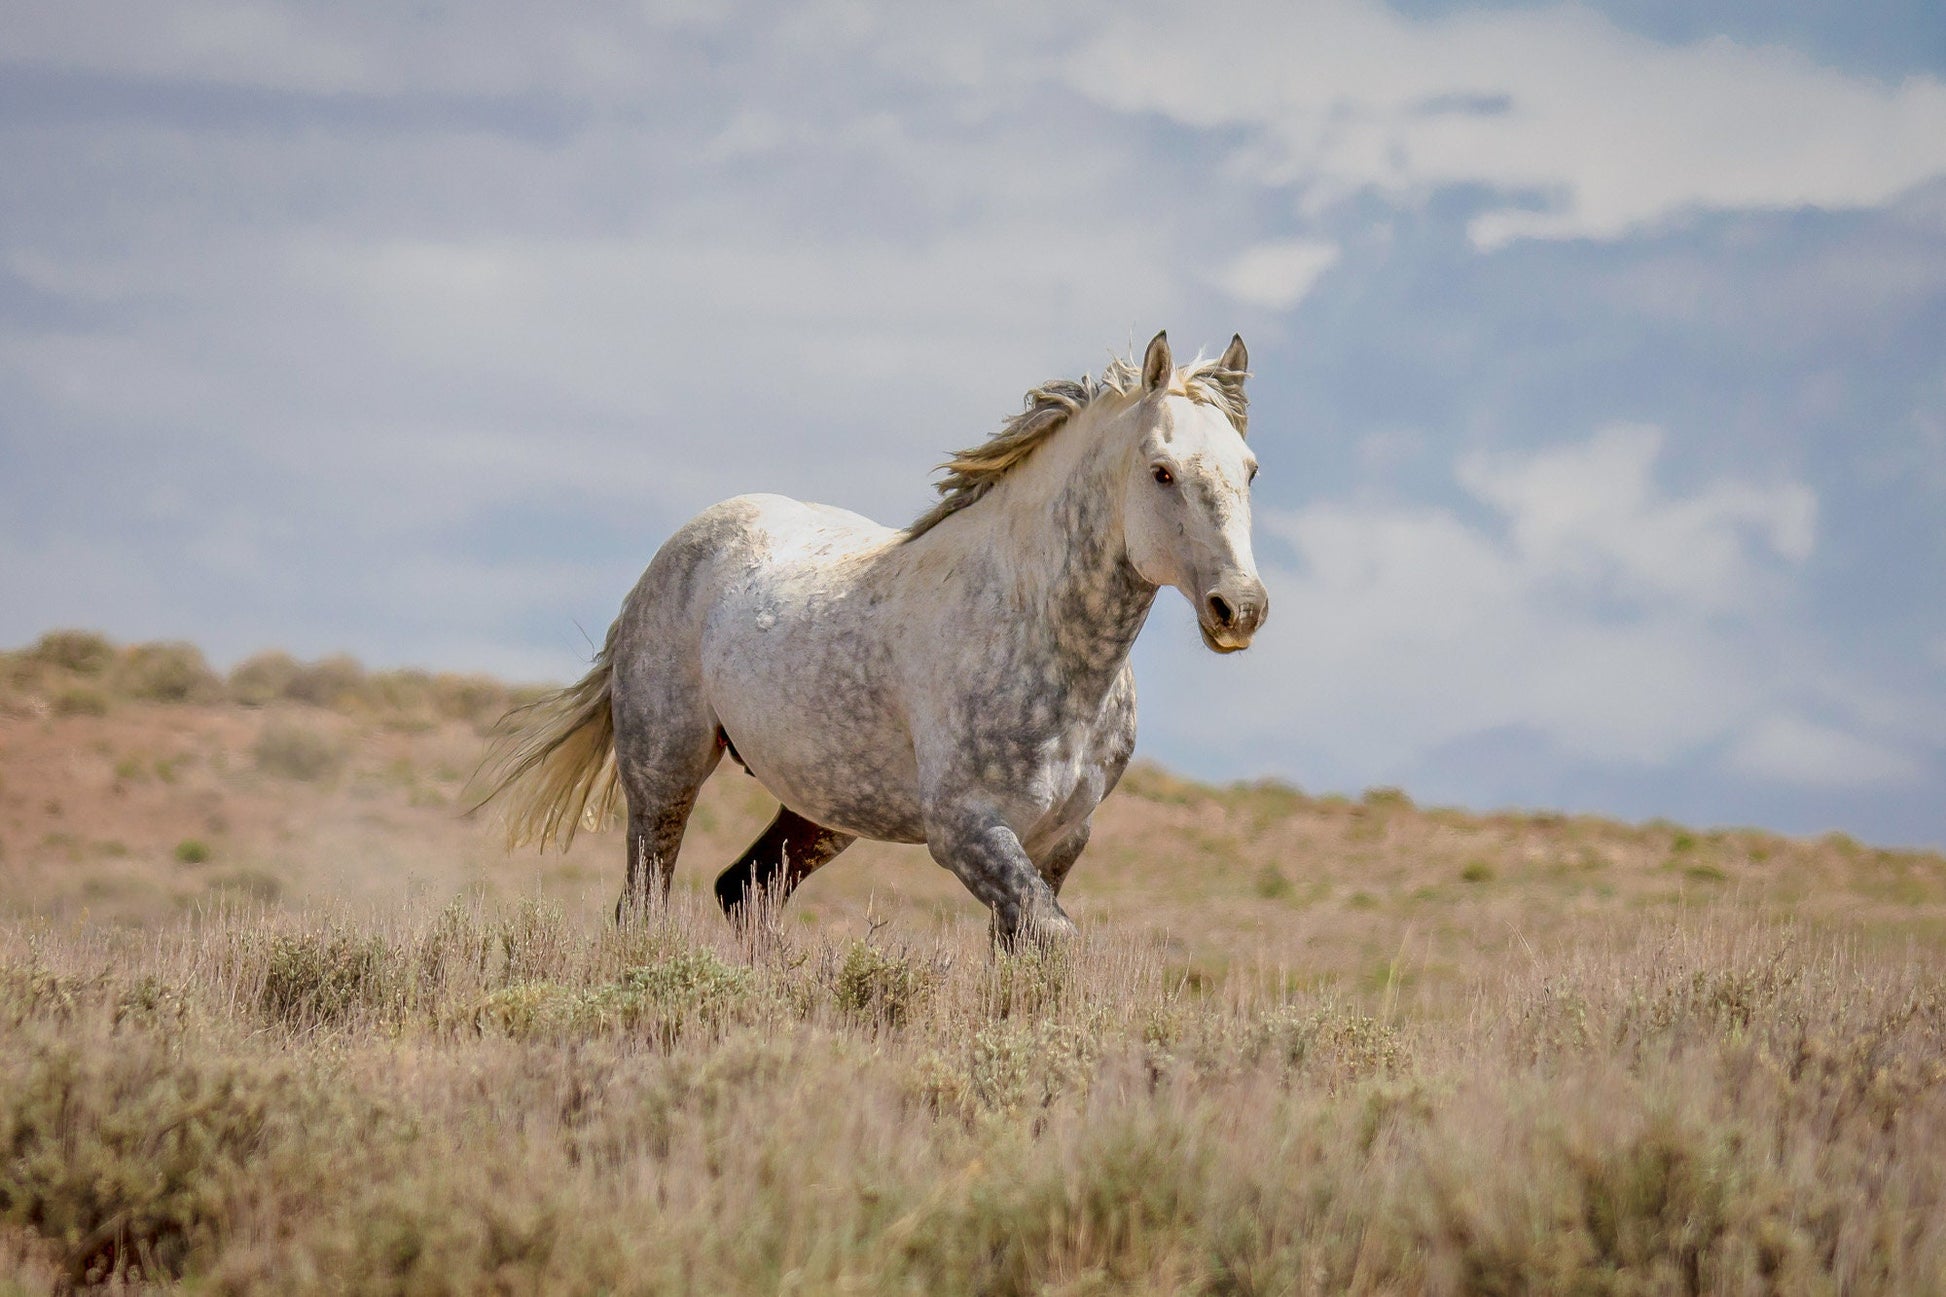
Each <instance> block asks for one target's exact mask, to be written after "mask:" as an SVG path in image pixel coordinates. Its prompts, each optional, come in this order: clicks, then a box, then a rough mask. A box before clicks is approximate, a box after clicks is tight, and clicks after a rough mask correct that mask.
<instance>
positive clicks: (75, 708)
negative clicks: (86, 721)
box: [54, 685, 108, 716]
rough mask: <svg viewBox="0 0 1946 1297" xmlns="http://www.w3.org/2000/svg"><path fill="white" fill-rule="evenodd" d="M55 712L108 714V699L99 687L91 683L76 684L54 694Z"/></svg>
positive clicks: (56, 713) (77, 714)
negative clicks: (90, 684) (92, 685)
mask: <svg viewBox="0 0 1946 1297" xmlns="http://www.w3.org/2000/svg"><path fill="white" fill-rule="evenodd" d="M54 714H55V715H56V716H106V715H107V714H108V699H107V697H106V695H104V694H103V693H102V692H101V690H99V689H96V688H93V687H91V686H89V685H75V686H74V687H72V688H69V689H63V690H61V692H60V693H57V694H55V695H54Z"/></svg>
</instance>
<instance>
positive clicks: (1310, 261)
mask: <svg viewBox="0 0 1946 1297" xmlns="http://www.w3.org/2000/svg"><path fill="white" fill-rule="evenodd" d="M1338 251H1339V250H1338V245H1337V244H1335V243H1326V242H1323V241H1321V240H1316V239H1291V240H1288V241H1285V242H1281V243H1260V244H1258V245H1257V246H1256V247H1254V248H1250V249H1247V250H1246V251H1244V252H1243V253H1241V254H1240V255H1239V256H1238V257H1237V258H1236V259H1235V260H1233V261H1231V262H1230V264H1229V265H1227V266H1225V267H1224V268H1223V271H1222V273H1221V274H1219V275H1218V276H1217V278H1216V285H1217V287H1218V288H1221V289H1222V290H1223V291H1224V292H1226V293H1228V294H1229V295H1230V296H1231V297H1234V298H1236V300H1237V301H1239V302H1245V303H1248V304H1249V305H1252V306H1261V307H1264V308H1266V309H1267V310H1272V311H1288V310H1289V309H1290V308H1291V307H1293V306H1296V305H1297V304H1298V303H1299V302H1300V301H1302V300H1303V299H1304V296H1305V294H1307V293H1309V292H1310V291H1311V286H1312V285H1313V284H1315V283H1317V282H1318V278H1319V277H1320V276H1321V275H1323V274H1324V272H1325V271H1327V270H1329V269H1331V267H1332V265H1333V264H1334V263H1336V262H1337V260H1338Z"/></svg>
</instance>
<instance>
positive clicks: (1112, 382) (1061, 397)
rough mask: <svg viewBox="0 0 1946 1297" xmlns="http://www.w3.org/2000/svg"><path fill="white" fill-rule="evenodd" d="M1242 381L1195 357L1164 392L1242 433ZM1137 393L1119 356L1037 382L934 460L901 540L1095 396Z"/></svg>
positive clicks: (938, 518)
mask: <svg viewBox="0 0 1946 1297" xmlns="http://www.w3.org/2000/svg"><path fill="white" fill-rule="evenodd" d="M1244 378H1245V375H1244V374H1243V373H1242V372H1241V371H1239V370H1233V369H1228V368H1225V367H1224V366H1223V364H1222V363H1221V362H1220V361H1215V360H1205V359H1203V358H1202V357H1200V356H1198V357H1197V358H1196V360H1195V362H1194V363H1193V364H1189V365H1185V366H1183V367H1182V368H1181V369H1178V370H1177V371H1176V372H1175V374H1174V375H1173V376H1172V378H1171V379H1170V384H1169V390H1170V391H1172V392H1178V393H1180V394H1181V395H1183V396H1187V397H1188V398H1189V399H1190V400H1192V401H1195V402H1196V403H1197V404H1199V405H1208V406H1212V407H1214V408H1215V409H1216V410H1217V411H1219V412H1220V413H1221V414H1222V415H1223V416H1224V417H1225V418H1227V419H1228V420H1229V421H1230V423H1231V424H1232V425H1234V426H1235V428H1236V430H1237V431H1238V432H1239V433H1243V432H1245V431H1247V428H1248V424H1249V402H1248V400H1247V398H1245V396H1244V394H1243V380H1244ZM1141 390H1142V371H1141V368H1140V367H1139V366H1137V365H1136V364H1134V363H1133V362H1132V361H1129V360H1126V359H1123V358H1121V357H1119V356H1118V357H1116V358H1115V359H1113V360H1111V361H1109V362H1108V365H1107V367H1106V368H1104V369H1103V370H1102V371H1101V376H1100V377H1099V378H1091V377H1089V376H1088V375H1086V374H1083V375H1082V376H1081V377H1080V378H1075V379H1069V378H1057V379H1054V380H1053V381H1051V382H1047V383H1043V384H1041V385H1040V386H1039V387H1037V388H1035V389H1034V390H1033V391H1031V392H1029V393H1027V395H1026V397H1025V398H1023V400H1022V401H1021V410H1020V413H1019V414H1016V415H1015V416H1014V417H1013V418H1011V419H1009V420H1007V421H1006V423H1004V424H1002V425H1001V426H1000V431H999V432H996V433H994V434H993V436H992V437H991V438H989V439H988V440H987V441H985V442H984V443H982V444H981V445H978V446H974V447H972V448H971V449H969V450H962V451H959V452H958V453H957V454H955V455H954V456H953V457H952V458H951V459H949V460H947V461H946V462H945V463H944V464H941V465H940V468H942V469H944V470H945V472H946V476H945V477H944V478H943V479H941V480H940V481H938V482H936V483H934V484H933V489H934V490H936V491H938V492H939V496H940V499H939V503H938V504H935V505H934V506H933V507H932V508H930V509H928V510H926V511H925V512H924V513H922V514H920V515H919V516H918V517H917V518H916V519H914V520H913V522H912V525H911V526H909V527H907V528H906V529H905V537H904V539H906V540H912V539H914V538H916V537H919V536H923V535H925V534H926V533H927V532H928V531H931V530H932V529H933V528H934V527H937V526H938V525H939V524H940V523H942V522H944V521H945V520H946V519H948V518H950V517H952V516H953V515H954V514H956V513H958V512H959V511H960V510H961V509H964V508H966V507H967V506H968V505H970V504H977V503H979V501H980V499H981V498H982V497H984V496H985V495H986V493H987V492H988V491H991V490H992V489H993V486H994V484H995V483H996V482H998V481H999V480H1000V479H1001V478H1003V477H1005V476H1006V475H1007V473H1008V471H1009V470H1011V469H1012V468H1013V467H1014V466H1015V465H1016V464H1019V463H1020V462H1021V461H1023V460H1025V459H1026V458H1027V457H1028V456H1029V455H1031V454H1033V453H1034V450H1035V448H1036V447H1038V446H1039V445H1040V444H1041V443H1043V442H1045V441H1047V440H1048V439H1049V438H1050V437H1052V436H1053V435H1054V434H1055V433H1057V432H1059V431H1060V430H1061V429H1062V428H1064V427H1066V426H1067V425H1068V424H1069V423H1071V422H1073V421H1074V419H1075V418H1076V417H1077V416H1079V415H1080V414H1081V412H1082V411H1084V410H1086V409H1088V408H1089V407H1090V406H1092V405H1093V404H1094V403H1095V402H1096V401H1098V400H1101V399H1102V398H1104V397H1111V396H1112V397H1119V398H1129V397H1135V396H1139V395H1140V394H1141Z"/></svg>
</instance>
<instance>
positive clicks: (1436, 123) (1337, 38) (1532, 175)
mask: <svg viewBox="0 0 1946 1297" xmlns="http://www.w3.org/2000/svg"><path fill="white" fill-rule="evenodd" d="M1198 21H1199V24H1200V25H1202V26H1203V27H1204V28H1205V29H1206V30H1211V31H1219V32H1220V31H1235V32H1248V33H1249V36H1248V39H1243V40H1236V39H1229V40H1207V41H1188V42H1179V41H1158V40H1155V39H1153V38H1152V33H1153V26H1152V25H1151V24H1150V23H1147V22H1144V21H1142V20H1140V19H1137V18H1125V19H1123V20H1121V21H1117V22H1113V23H1104V24H1102V26H1101V28H1100V29H1099V34H1098V35H1097V37H1096V38H1095V39H1094V40H1093V41H1092V42H1090V43H1089V45H1088V46H1087V47H1086V48H1085V49H1084V50H1083V51H1082V52H1081V53H1079V54H1078V55H1077V56H1076V58H1075V59H1074V61H1073V63H1072V65H1071V68H1070V70H1069V75H1070V76H1071V78H1072V80H1073V82H1074V84H1075V85H1076V86H1078V87H1080V88H1081V89H1083V90H1085V91H1086V92H1087V93H1089V94H1091V95H1093V96H1095V97H1096V98H1097V99H1099V100H1100V101H1101V102H1103V103H1105V104H1109V105H1112V106H1113V107H1115V108H1118V109H1121V110H1124V111H1152V112H1160V113H1163V114H1166V115H1168V116H1170V117H1172V118H1175V119H1177V120H1179V121H1183V122H1187V123H1190V124H1193V125H1197V126H1202V127H1214V126H1228V127H1239V126H1240V127H1244V128H1246V129H1250V130H1253V131H1255V132H1256V133H1257V142H1256V144H1255V145H1254V147H1253V148H1251V149H1250V150H1249V151H1248V152H1247V154H1246V156H1245V158H1244V159H1243V161H1241V162H1240V163H1239V169H1240V170H1241V171H1243V172H1245V173H1246V174H1254V175H1256V176H1258V177H1259V178H1261V179H1263V180H1264V181H1266V182H1269V183H1282V184H1289V185H1293V186H1298V187H1301V188H1303V189H1305V190H1306V191H1307V195H1308V200H1309V204H1310V206H1311V207H1312V208H1313V209H1316V208H1317V207H1319V206H1321V205H1323V204H1325V203H1328V202H1330V201H1332V200H1334V199H1337V198H1339V197H1342V196H1344V195H1347V194H1349V193H1353V192H1356V191H1358V190H1360V189H1363V188H1367V187H1372V188H1376V189H1379V190H1381V191H1383V192H1386V193H1389V194H1394V195H1412V194H1416V193H1424V192H1426V191H1428V190H1430V189H1433V188H1436V187H1439V186H1442V185H1454V184H1482V185H1490V186H1493V187H1495V188H1499V189H1503V190H1510V191H1516V192H1520V193H1524V194H1528V195H1532V196H1533V197H1534V198H1535V199H1536V200H1538V201H1539V202H1540V203H1541V204H1542V205H1541V206H1539V207H1535V206H1531V205H1509V206H1505V207H1501V208H1498V209H1495V210H1493V211H1489V212H1487V213H1484V214H1483V215H1481V216H1480V217H1479V218H1478V219H1477V220H1476V221H1475V222H1474V224H1473V227H1472V234H1473V238H1474V240H1475V242H1476V243H1478V244H1479V245H1480V246H1482V247H1494V246H1498V245H1500V244H1503V243H1506V242H1507V241H1509V240H1511V239H1516V238H1522V237H1543V238H1566V237H1592V238H1613V237H1615V236H1617V235H1620V234H1623V233H1626V232H1627V231H1629V230H1631V229H1634V228H1636V227H1638V226H1640V225H1642V224H1644V223H1646V222H1651V221H1655V220H1658V219H1661V218H1664V217H1667V216H1669V215H1671V214H1674V213H1680V212H1682V211H1684V210H1686V209H1690V208H1699V207H1700V208H1725V209H1728V208H1743V209H1751V208H1788V207H1797V206H1807V205H1808V206H1823V207H1856V206H1870V205H1876V204H1879V203H1883V202H1885V201H1887V200H1888V199H1890V198H1892V197H1893V196H1894V195H1897V194H1898V193H1900V192H1901V191H1903V190H1905V189H1907V188H1909V187H1911V186H1913V185H1915V184H1917V183H1919V182H1921V181H1923V180H1925V179H1927V178H1929V177H1931V176H1935V175H1938V174H1940V173H1941V172H1946V129H1941V123H1942V122H1946V84H1942V83H1941V82H1940V81H1939V80H1937V79H1935V78H1933V77H1925V76H1914V77H1908V78H1907V79H1905V80H1904V81H1902V82H1900V83H1899V84H1897V85H1887V84H1884V83H1882V82H1879V81H1877V80H1874V79H1871V78H1868V77H1854V76H1847V75H1845V74H1843V73H1840V72H1836V71H1833V70H1831V69H1828V68H1823V67H1819V66H1818V65H1816V64H1814V63H1813V62H1812V61H1811V60H1809V59H1807V58H1806V57H1804V56H1803V55H1802V54H1799V53H1797V52H1795V51H1793V50H1790V49H1787V48H1783V47H1781V46H1763V47H1756V48H1752V47H1748V46H1743V45H1739V44H1736V43H1735V42H1733V41H1730V40H1728V39H1726V38H1721V37H1718V38H1713V39H1710V40H1707V41H1703V42H1700V43H1697V44H1693V45H1686V46H1671V45H1664V44H1660V43H1657V42H1655V41H1652V40H1648V39H1645V38H1642V37H1638V36H1633V35H1630V34H1628V33H1626V32H1623V31H1622V30H1620V29H1619V28H1617V27H1615V26H1614V25H1613V24H1612V23H1610V22H1608V21H1607V20H1606V19H1605V18H1603V17H1602V16H1601V15H1599V14H1598V13H1596V12H1595V11H1593V10H1592V9H1588V8H1584V7H1579V6H1563V7H1559V8H1552V9H1525V8H1519V9H1483V10H1472V11H1460V12H1457V13H1454V14H1452V15H1450V16H1448V17H1444V18H1440V19H1434V20H1424V21H1415V20H1413V19H1410V18H1407V17H1404V16H1402V15H1400V14H1398V13H1396V12H1394V11H1392V10H1390V9H1388V8H1387V7H1385V6H1384V5H1382V4H1379V3H1376V2H1375V0H1314V2H1313V3H1308V4H1304V5H1279V4H1259V3H1252V2H1250V0H1233V2H1232V3H1217V4H1215V5H1214V6H1213V8H1211V7H1206V9H1205V10H1204V12H1203V13H1202V14H1201V15H1200V16H1199V20H1198Z"/></svg>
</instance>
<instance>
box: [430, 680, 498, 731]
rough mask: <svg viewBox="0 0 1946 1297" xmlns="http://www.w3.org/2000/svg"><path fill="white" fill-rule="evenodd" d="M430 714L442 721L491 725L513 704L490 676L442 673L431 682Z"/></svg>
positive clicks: (496, 681)
mask: <svg viewBox="0 0 1946 1297" xmlns="http://www.w3.org/2000/svg"><path fill="white" fill-rule="evenodd" d="M431 694H432V704H433V710H434V711H436V712H437V713H438V714H439V715H440V716H441V717H442V718H444V719H446V720H453V721H466V722H468V723H469V724H472V725H491V724H493V723H494V722H495V721H497V720H499V719H500V716H501V714H502V713H503V712H505V711H506V710H507V708H508V707H509V706H511V705H512V704H513V699H512V697H511V695H510V693H509V691H508V689H507V686H505V685H503V684H501V683H500V682H499V681H498V680H495V679H493V678H491V677H489V676H468V675H452V674H448V673H442V674H439V675H436V676H434V677H433V678H432V682H431Z"/></svg>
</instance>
